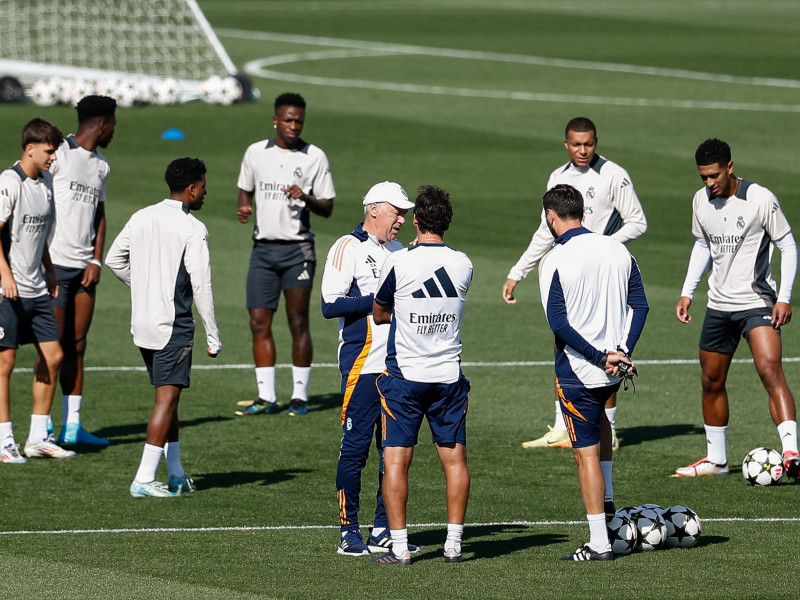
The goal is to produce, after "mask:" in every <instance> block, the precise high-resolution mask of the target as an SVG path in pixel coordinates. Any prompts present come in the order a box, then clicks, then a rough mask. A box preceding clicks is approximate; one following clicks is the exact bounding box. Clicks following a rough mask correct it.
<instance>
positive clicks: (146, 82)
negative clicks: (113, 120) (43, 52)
mask: <svg viewBox="0 0 800 600" xmlns="http://www.w3.org/2000/svg"><path fill="white" fill-rule="evenodd" d="M199 88H200V89H199V99H201V100H203V101H204V102H207V103H209V104H222V105H225V106H227V105H230V104H233V103H234V102H237V101H238V100H241V99H242V86H241V84H240V83H239V81H238V80H237V79H236V78H235V77H219V76H218V75H212V76H211V77H209V78H208V79H206V80H205V81H203V82H202V83H201V84H200V86H199ZM181 92H182V90H181V84H180V83H179V82H178V81H177V80H176V79H172V78H167V79H161V80H157V81H156V80H152V79H132V78H127V79H106V80H101V81H89V80H86V79H68V78H61V77H53V78H50V79H39V80H37V81H35V82H34V83H33V86H31V89H30V91H29V93H28V95H29V96H30V98H31V100H32V101H33V103H34V104H36V105H37V106H54V105H56V104H68V105H72V106H75V104H77V103H78V101H79V100H80V99H81V98H83V97H84V96H88V95H90V94H99V95H101V96H110V97H112V98H114V99H115V100H116V101H117V105H118V106H122V107H128V106H133V105H134V104H159V105H162V106H164V105H169V104H176V103H178V102H179V101H180V100H181V99H182V93H181Z"/></svg>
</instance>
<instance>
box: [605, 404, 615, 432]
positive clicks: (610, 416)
mask: <svg viewBox="0 0 800 600" xmlns="http://www.w3.org/2000/svg"><path fill="white" fill-rule="evenodd" d="M606 417H608V422H609V423H611V429H616V428H617V407H616V406H615V407H614V408H607V409H606Z"/></svg>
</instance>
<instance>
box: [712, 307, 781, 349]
mask: <svg viewBox="0 0 800 600" xmlns="http://www.w3.org/2000/svg"><path fill="white" fill-rule="evenodd" d="M756 327H772V309H771V308H767V307H764V308H752V309H750V310H742V311H739V312H724V311H721V310H714V309H713V308H709V309H707V310H706V317H705V319H704V320H703V330H702V331H701V332H700V344H699V345H700V350H705V351H706V352H720V353H722V354H733V353H734V352H736V348H737V347H738V346H739V340H740V339H741V338H745V339H747V336H748V335H749V333H750V332H751V331H752V330H753V329H755V328H756Z"/></svg>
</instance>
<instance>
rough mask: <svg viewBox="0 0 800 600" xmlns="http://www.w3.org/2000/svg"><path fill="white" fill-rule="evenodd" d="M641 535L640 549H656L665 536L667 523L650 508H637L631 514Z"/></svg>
mask: <svg viewBox="0 0 800 600" xmlns="http://www.w3.org/2000/svg"><path fill="white" fill-rule="evenodd" d="M631 520H632V521H633V522H634V523H635V524H636V529H638V530H639V536H640V537H641V546H640V549H641V550H657V549H658V548H660V547H661V545H662V544H663V543H664V540H665V539H666V538H667V523H666V521H664V518H663V517H662V516H661V515H660V514H659V513H658V511H655V510H653V509H652V508H641V509H637V510H635V511H634V512H633V514H631Z"/></svg>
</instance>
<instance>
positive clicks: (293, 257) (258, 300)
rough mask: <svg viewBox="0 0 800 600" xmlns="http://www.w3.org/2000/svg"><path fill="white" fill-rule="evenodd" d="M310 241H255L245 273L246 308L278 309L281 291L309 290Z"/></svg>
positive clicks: (311, 274)
mask: <svg viewBox="0 0 800 600" xmlns="http://www.w3.org/2000/svg"><path fill="white" fill-rule="evenodd" d="M315 266H316V256H315V254H314V242H311V241H308V242H269V241H263V240H257V241H256V243H255V244H254V245H253V253H252V254H251V255H250V270H249V271H248V273H247V308H248V309H250V308H268V309H269V310H275V309H277V308H278V301H279V300H280V297H281V291H282V290H289V289H293V288H310V287H311V284H312V283H313V282H314V267H315Z"/></svg>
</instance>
